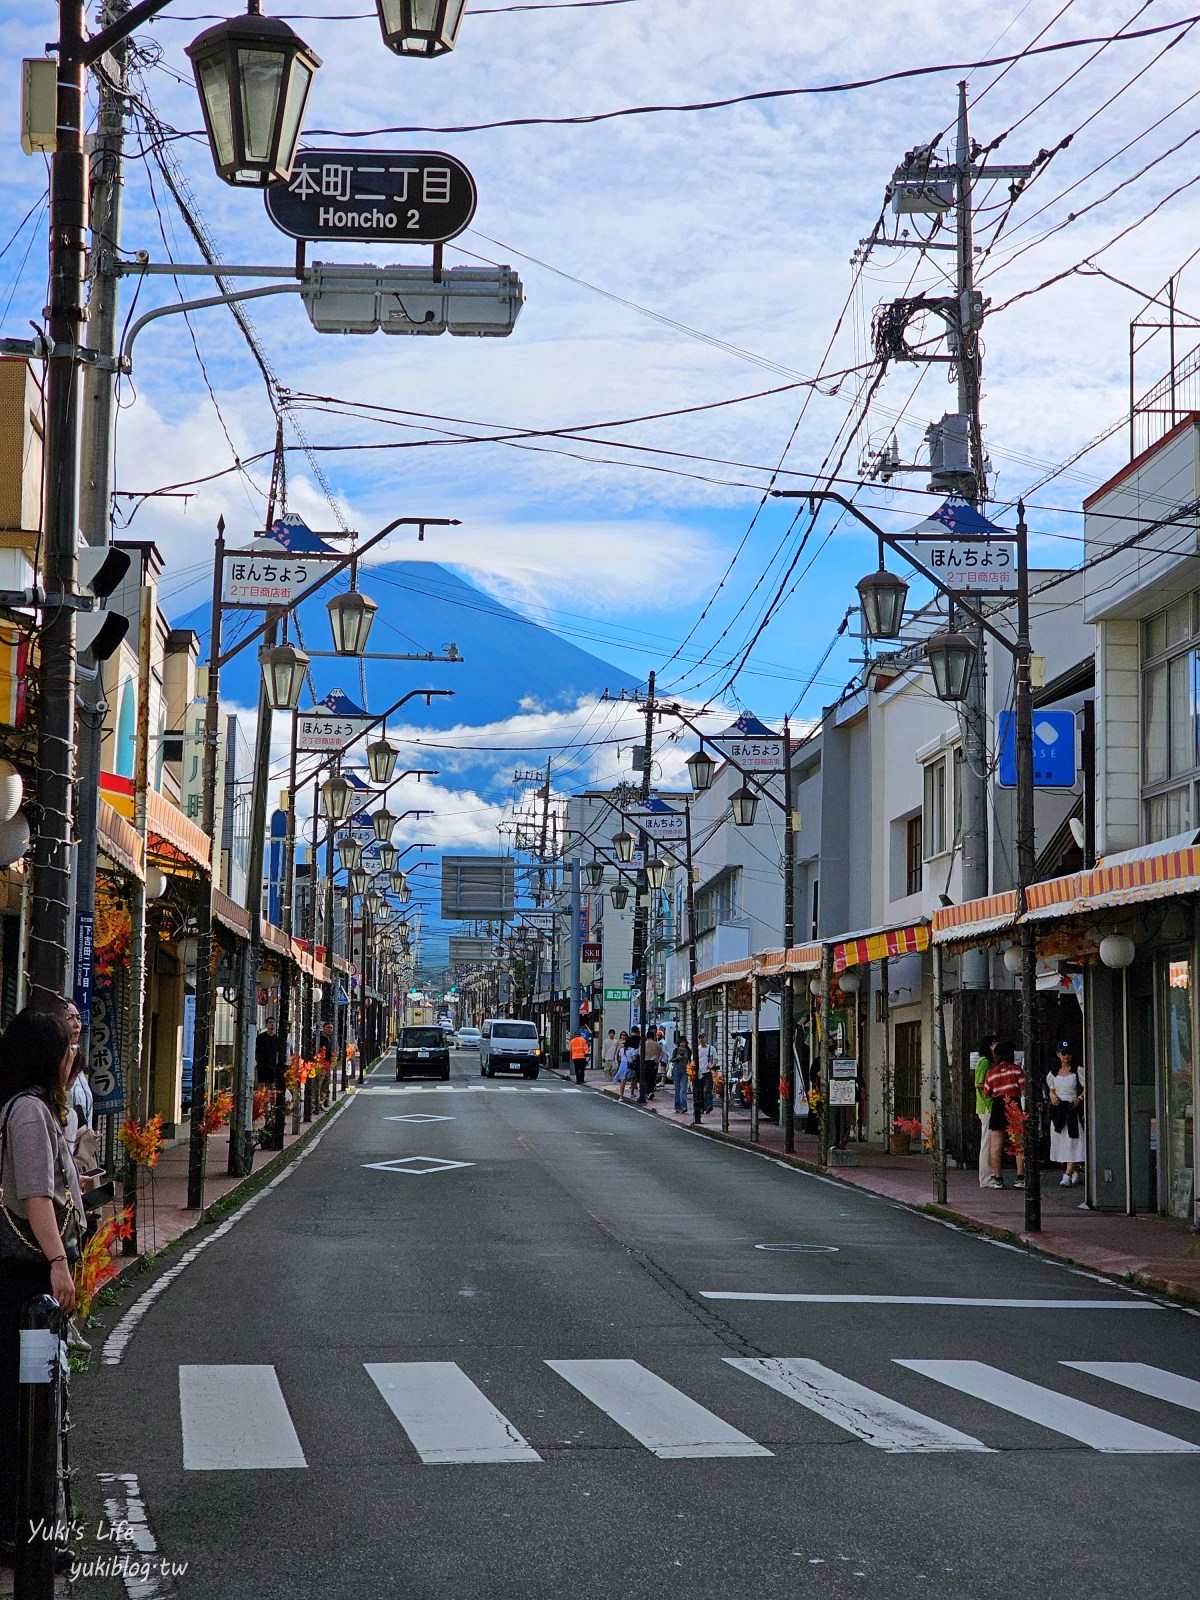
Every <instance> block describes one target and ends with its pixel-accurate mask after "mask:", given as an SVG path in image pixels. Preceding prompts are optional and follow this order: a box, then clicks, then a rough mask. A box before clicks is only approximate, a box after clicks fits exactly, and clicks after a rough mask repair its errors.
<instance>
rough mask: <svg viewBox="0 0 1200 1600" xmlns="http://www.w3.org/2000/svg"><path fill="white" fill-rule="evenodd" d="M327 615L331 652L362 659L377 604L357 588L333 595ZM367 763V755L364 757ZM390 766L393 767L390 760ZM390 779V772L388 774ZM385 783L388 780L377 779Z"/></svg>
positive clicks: (372, 771)
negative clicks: (331, 634) (330, 633)
mask: <svg viewBox="0 0 1200 1600" xmlns="http://www.w3.org/2000/svg"><path fill="white" fill-rule="evenodd" d="M325 609H326V610H327V611H328V612H329V627H330V630H331V631H332V633H333V653H334V655H337V656H361V655H364V654H365V653H366V648H367V635H368V634H369V633H370V631H371V624H372V623H373V622H374V620H375V613H376V612H377V611H378V610H379V605H378V603H377V602H376V601H374V600H372V599H371V598H370V596H369V595H365V594H360V593H359V592H358V590H357V589H348V590H347V591H346V593H345V594H335V595H334V597H333V599H332V600H330V602H329V604H328V605H327V606H326V608H325ZM367 759H368V761H369V760H370V752H368V755H367ZM392 765H393V766H395V761H394V760H393V762H392ZM371 776H372V778H374V777H375V769H374V767H372V768H371ZM388 777H389V778H390V777H391V773H390V772H389V773H388ZM380 781H381V782H383V783H386V782H387V778H383V779H381V780H380Z"/></svg>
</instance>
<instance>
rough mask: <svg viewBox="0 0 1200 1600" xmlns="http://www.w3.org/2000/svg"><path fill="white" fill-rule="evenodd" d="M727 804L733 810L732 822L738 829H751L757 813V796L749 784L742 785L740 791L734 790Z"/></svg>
mask: <svg viewBox="0 0 1200 1600" xmlns="http://www.w3.org/2000/svg"><path fill="white" fill-rule="evenodd" d="M729 804H730V806H731V807H732V808H733V820H734V822H735V824H736V825H737V826H738V827H739V828H750V827H753V825H754V818H755V814H756V813H757V811H758V796H757V795H756V794H755V792H754V790H753V789H752V788H751V787H750V785H749V784H747V783H744V784H743V785H742V786H741V788H740V789H735V790H734V791H733V793H732V794H731V795H730V796H729Z"/></svg>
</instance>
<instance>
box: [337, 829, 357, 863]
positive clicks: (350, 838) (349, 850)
mask: <svg viewBox="0 0 1200 1600" xmlns="http://www.w3.org/2000/svg"><path fill="white" fill-rule="evenodd" d="M338 855H339V856H341V858H342V866H343V867H345V869H346V871H347V872H354V871H355V870H356V869H357V868H358V867H361V866H362V845H361V844H360V843H359V842H358V840H357V839H356V838H355V837H354V835H353V834H352V833H348V834H346V836H345V838H342V839H339V840H338Z"/></svg>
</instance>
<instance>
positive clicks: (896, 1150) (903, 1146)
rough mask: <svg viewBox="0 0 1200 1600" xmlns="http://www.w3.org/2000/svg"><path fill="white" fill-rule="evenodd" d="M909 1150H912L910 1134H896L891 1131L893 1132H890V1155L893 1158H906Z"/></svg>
mask: <svg viewBox="0 0 1200 1600" xmlns="http://www.w3.org/2000/svg"><path fill="white" fill-rule="evenodd" d="M911 1148H912V1134H911V1133H897V1132H896V1131H895V1130H893V1132H892V1154H893V1155H894V1156H906V1155H907V1154H908V1152H909V1151H910V1150H911Z"/></svg>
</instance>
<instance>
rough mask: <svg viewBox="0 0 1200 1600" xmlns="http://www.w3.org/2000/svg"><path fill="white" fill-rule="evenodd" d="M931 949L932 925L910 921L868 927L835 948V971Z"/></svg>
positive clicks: (844, 939)
mask: <svg viewBox="0 0 1200 1600" xmlns="http://www.w3.org/2000/svg"><path fill="white" fill-rule="evenodd" d="M928 949H929V924H928V923H927V922H910V923H906V924H904V925H902V926H900V927H896V928H867V929H866V930H865V931H864V932H862V933H851V934H847V935H846V936H845V937H844V938H843V939H841V940H839V942H838V943H837V944H835V945H834V947H833V970H834V971H835V972H845V970H846V968H847V967H861V966H865V965H866V964H867V962H869V961H882V960H883V958H884V957H885V956H909V955H916V954H918V953H919V952H920V951H922V950H928Z"/></svg>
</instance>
